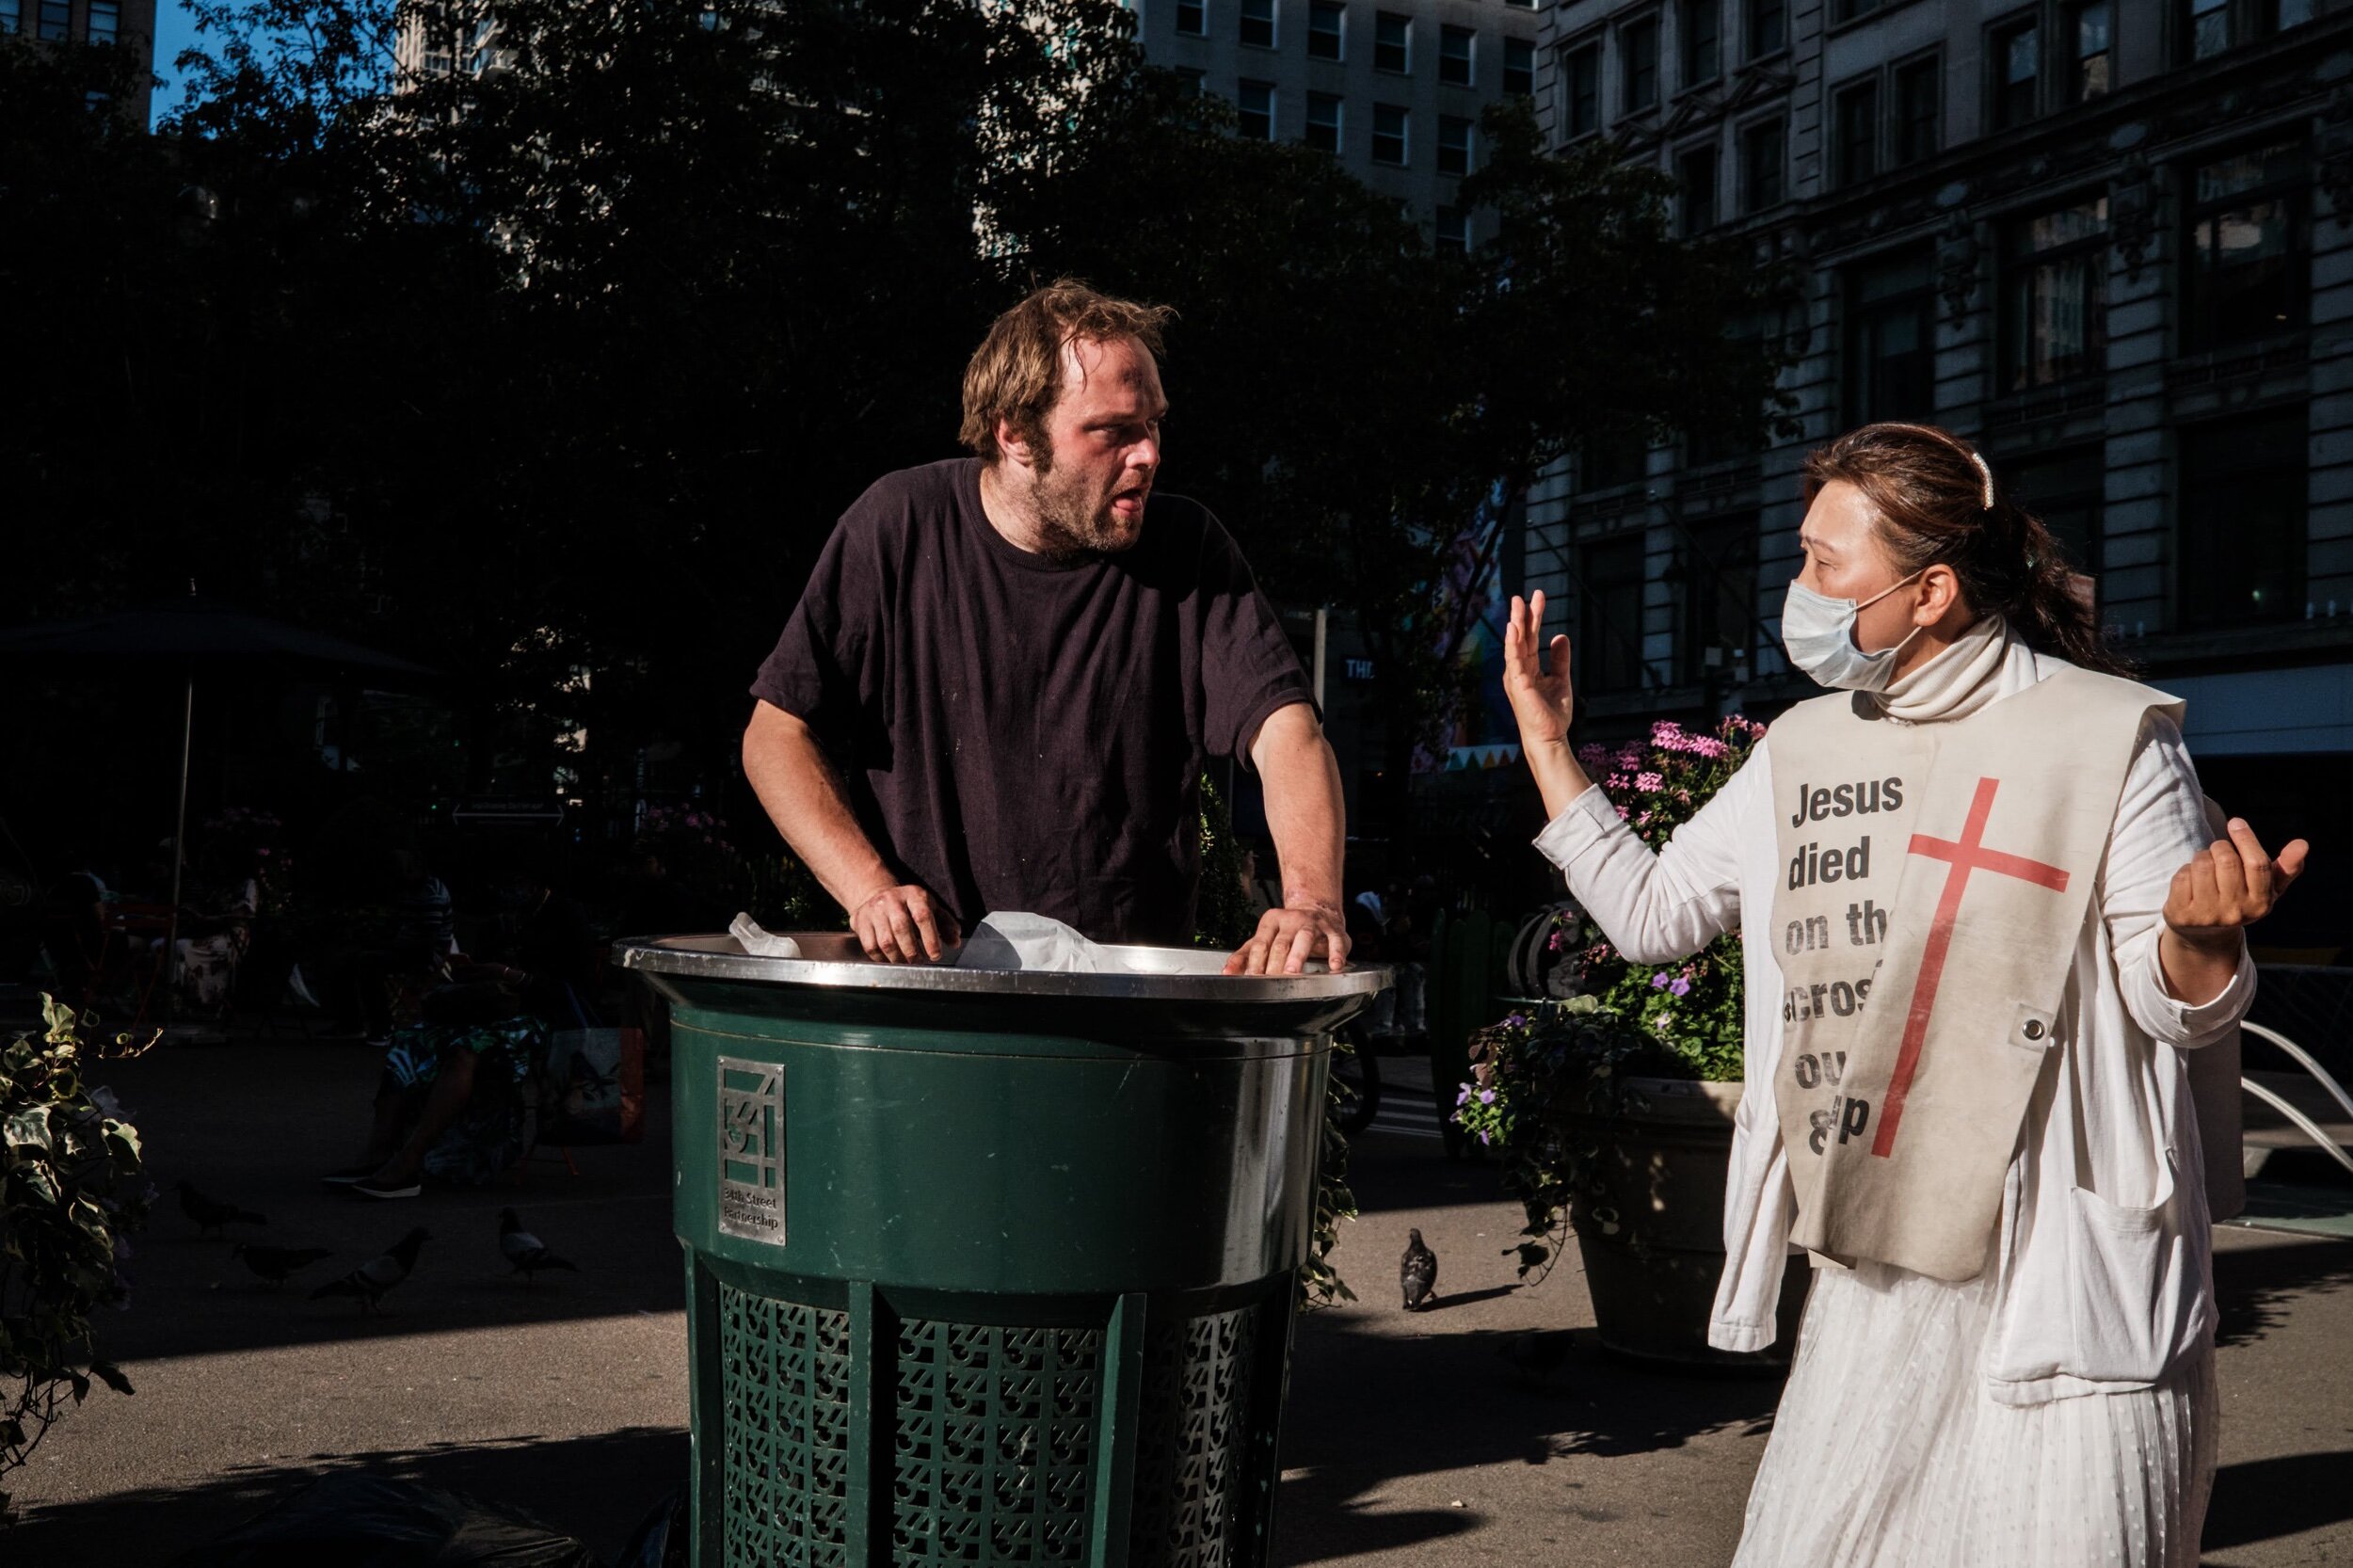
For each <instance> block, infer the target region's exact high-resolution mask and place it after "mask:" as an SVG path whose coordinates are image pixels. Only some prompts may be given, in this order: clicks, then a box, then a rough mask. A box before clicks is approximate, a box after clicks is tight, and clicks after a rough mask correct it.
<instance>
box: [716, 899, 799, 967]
mask: <svg viewBox="0 0 2353 1568" xmlns="http://www.w3.org/2000/svg"><path fill="white" fill-rule="evenodd" d="M728 936H732V937H734V938H735V942H736V945H737V946H738V947H740V948H742V949H743V950H744V952H748V953H750V954H752V955H753V956H754V957H756V958H798V957H799V956H800V955H801V944H800V943H798V942H796V941H794V940H793V939H792V937H790V936H777V935H776V933H775V932H773V931H770V930H768V929H766V928H765V927H763V926H762V925H761V924H760V922H759V921H758V920H754V919H752V917H751V912H750V911H749V910H739V911H738V912H737V913H736V917H735V919H734V920H733V921H731V922H730V923H729V924H728Z"/></svg>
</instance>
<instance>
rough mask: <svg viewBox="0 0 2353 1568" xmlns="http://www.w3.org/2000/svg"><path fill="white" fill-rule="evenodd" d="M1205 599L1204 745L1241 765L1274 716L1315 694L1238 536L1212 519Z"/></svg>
mask: <svg viewBox="0 0 2353 1568" xmlns="http://www.w3.org/2000/svg"><path fill="white" fill-rule="evenodd" d="M1200 592H1201V600H1202V616H1201V685H1202V689H1203V695H1204V696H1205V698H1206V701H1205V703H1204V707H1203V721H1202V744H1203V745H1204V746H1206V747H1207V748H1208V750H1209V753H1210V755H1212V756H1216V757H1237V756H1241V754H1242V753H1243V752H1244V750H1245V749H1246V748H1247V747H1248V746H1249V744H1250V743H1251V742H1252V741H1253V740H1255V739H1257V734H1258V727H1259V726H1260V725H1262V724H1264V723H1265V722H1266V721H1267V719H1268V717H1269V716H1270V715H1272V714H1273V713H1274V712H1277V711H1279V710H1281V709H1284V708H1288V707H1289V706H1290V705H1291V704H1292V703H1294V702H1307V703H1312V702H1313V701H1314V700H1315V693H1314V691H1313V690H1312V689H1311V688H1310V687H1309V686H1308V684H1307V676H1306V672H1305V671H1304V670H1302V669H1301V668H1300V667H1299V655H1298V654H1297V653H1295V652H1294V651H1292V648H1291V645H1290V639H1289V637H1287V636H1285V635H1284V634H1283V622H1282V618H1281V617H1280V616H1277V615H1276V614H1275V612H1274V606H1273V604H1271V603H1269V602H1268V601H1267V597H1266V595H1264V594H1262V593H1260V592H1259V591H1258V583H1257V578H1255V577H1253V576H1252V575H1251V573H1250V565H1249V563H1248V562H1246V561H1244V560H1243V559H1242V558H1241V550H1240V549H1238V548H1237V547H1236V546H1235V544H1234V540H1233V536H1231V535H1229V534H1227V533H1226V532H1225V527H1224V526H1223V525H1222V524H1221V523H1219V521H1218V520H1216V519H1215V518H1213V517H1207V516H1205V517H1204V518H1203V533H1202V539H1201V587H1200Z"/></svg>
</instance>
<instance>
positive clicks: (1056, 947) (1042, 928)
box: [956, 911, 1128, 974]
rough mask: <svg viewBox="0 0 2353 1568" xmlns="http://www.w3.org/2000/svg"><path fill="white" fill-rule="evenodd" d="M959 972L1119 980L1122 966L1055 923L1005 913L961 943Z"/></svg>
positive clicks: (1025, 915) (978, 926)
mask: <svg viewBox="0 0 2353 1568" xmlns="http://www.w3.org/2000/svg"><path fill="white" fill-rule="evenodd" d="M956 968H960V969H1032V970H1041V971H1045V972H1048V973H1054V974H1125V973H1127V972H1128V971H1127V966H1125V965H1123V964H1121V963H1120V962H1119V960H1117V959H1116V958H1114V957H1112V955H1111V954H1110V953H1109V952H1105V951H1104V950H1103V949H1102V948H1101V947H1099V946H1097V945H1096V944H1095V943H1093V942H1091V941H1088V940H1087V939H1086V938H1085V937H1084V936H1080V935H1079V934H1078V933H1077V932H1076V931H1073V930H1072V929H1071V928H1070V927H1068V926H1066V925H1064V924H1063V923H1062V921H1060V920H1049V919H1048V918H1047V917H1046V916H1044V915H1031V914H1025V913H1022V912H1019V911H1008V912H1006V913H1002V914H996V915H991V916H989V917H988V918H986V919H985V920H982V921H981V923H980V924H979V925H977V926H975V927H974V928H973V929H972V932H971V933H970V935H968V936H966V937H965V939H964V951H963V952H961V953H959V954H958V955H957V956H956Z"/></svg>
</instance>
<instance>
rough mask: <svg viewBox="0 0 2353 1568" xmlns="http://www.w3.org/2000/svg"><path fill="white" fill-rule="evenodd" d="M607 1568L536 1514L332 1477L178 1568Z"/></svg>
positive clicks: (434, 1491) (366, 1479)
mask: <svg viewBox="0 0 2353 1568" xmlns="http://www.w3.org/2000/svg"><path fill="white" fill-rule="evenodd" d="M330 1562H331V1563H333V1564H335V1568H599V1565H598V1562H597V1560H596V1559H595V1558H593V1557H591V1556H589V1555H588V1548H587V1547H585V1546H584V1545H582V1544H580V1543H579V1542H577V1541H574V1540H573V1539H572V1538H571V1537H569V1536H568V1535H558V1534H556V1533H555V1532H554V1531H553V1530H552V1529H549V1528H547V1527H546V1526H544V1525H542V1524H539V1523H538V1522H537V1521H536V1520H534V1519H532V1518H531V1517H530V1516H529V1515H527V1514H523V1513H519V1512H512V1511H510V1510H507V1509H503V1508H494V1507H492V1506H491V1505H489V1504H488V1503H480V1502H475V1501H474V1500H473V1499H472V1498H470V1497H461V1496H457V1495H456V1493H453V1492H443V1491H440V1489H439V1488H436V1487H431V1486H420V1485H418V1484H416V1483H415V1482H413V1481H400V1480H381V1479H379V1478H376V1477H374V1476H329V1477H328V1478H327V1479H326V1480H320V1481H316V1482H314V1483H312V1485H310V1486H306V1487H304V1488H303V1489H302V1490H301V1491H299V1492H297V1493H296V1494H295V1495H294V1496H291V1497H288V1498H287V1499H286V1500H285V1501H284V1502H282V1503H280V1504H279V1505H278V1506H277V1507H275V1508H273V1509H271V1510H270V1511H269V1512H266V1513H264V1514H263V1515H261V1516H260V1517H259V1518H257V1519H254V1520H252V1521H251V1522H249V1523H248V1524H244V1525H240V1526H238V1527H237V1528H235V1529H232V1530H231V1531H230V1532H229V1533H228V1534H226V1535H223V1536H221V1537H219V1538H218V1539H217V1540H215V1541H213V1542H211V1543H210V1544H206V1545H202V1546H199V1547H197V1548H196V1549H195V1550H193V1551H189V1552H184V1553H183V1554H181V1556H180V1557H179V1558H178V1559H176V1560H175V1562H174V1568H318V1565H320V1564H323V1563H330Z"/></svg>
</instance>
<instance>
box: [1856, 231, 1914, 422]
mask: <svg viewBox="0 0 2353 1568" xmlns="http://www.w3.org/2000/svg"><path fill="white" fill-rule="evenodd" d="M1935 276H1936V275H1935V268H1934V265H1933V264H1932V262H1931V261H1930V258H1929V252H1928V251H1927V250H1925V249H1922V250H1907V251H1903V252H1900V253H1898V254H1897V255H1894V256H1890V257H1885V258H1882V259H1881V260H1878V261H1873V262H1865V263H1864V264H1860V265H1858V266H1854V267H1850V268H1849V269H1848V272H1847V278H1846V284H1847V287H1846V306H1847V310H1846V318H1847V319H1846V356H1845V358H1846V366H1845V368H1846V419H1847V424H1849V425H1856V424H1873V423H1875V422H1877V421H1879V420H1885V419H1914V420H1925V419H1931V418H1933V417H1934V416H1935V413H1936V329H1935V317H1934V315H1933V313H1932V310H1933V307H1934V304H1935V290H1934V283H1935Z"/></svg>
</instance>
